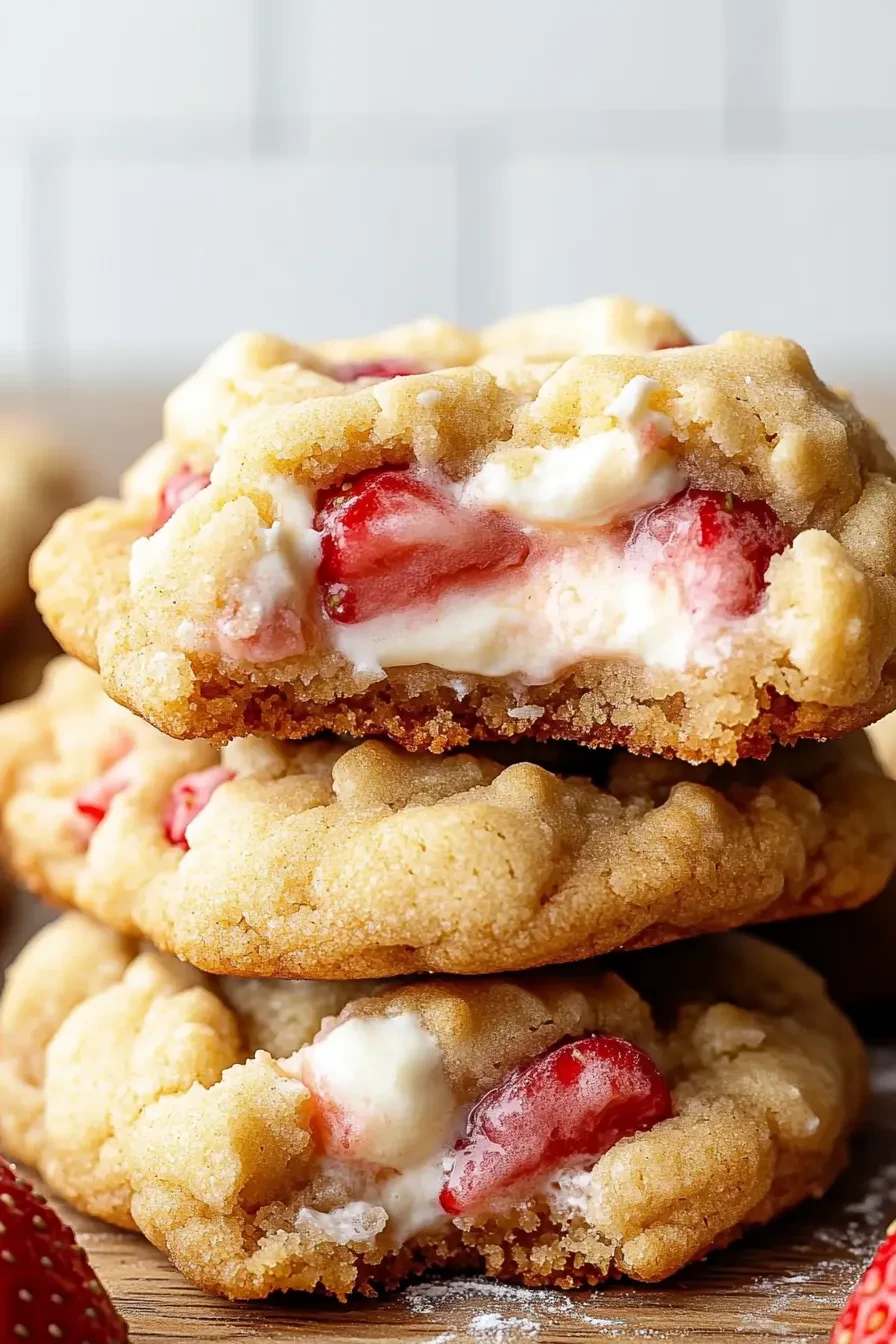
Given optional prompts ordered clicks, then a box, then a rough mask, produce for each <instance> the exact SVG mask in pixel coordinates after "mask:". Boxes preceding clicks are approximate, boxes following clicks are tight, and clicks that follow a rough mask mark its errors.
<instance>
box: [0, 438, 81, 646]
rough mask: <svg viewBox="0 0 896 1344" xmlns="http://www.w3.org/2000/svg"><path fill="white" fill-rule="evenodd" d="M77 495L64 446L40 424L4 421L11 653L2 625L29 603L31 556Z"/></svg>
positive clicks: (2, 482) (2, 591)
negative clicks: (7, 626)
mask: <svg viewBox="0 0 896 1344" xmlns="http://www.w3.org/2000/svg"><path fill="white" fill-rule="evenodd" d="M74 494H75V491H74V471H73V467H72V463H71V460H70V458H69V457H68V455H67V454H66V452H65V450H64V449H63V448H62V447H61V446H60V444H59V443H57V442H56V441H55V440H54V439H53V437H52V436H51V435H50V434H49V433H48V432H47V431H46V430H45V429H43V428H41V427H40V426H39V425H37V424H32V423H30V422H29V421H26V420H17V419H12V418H11V417H7V416H2V417H0V636H2V638H3V640H4V644H6V643H7V641H9V643H8V647H9V649H10V650H12V648H13V647H14V646H13V643H12V636H11V635H10V632H9V631H8V630H6V629H5V628H4V627H5V626H6V624H7V622H8V621H9V620H10V618H11V617H12V616H14V615H15V614H17V613H18V612H19V611H20V610H21V608H22V607H24V606H26V605H27V604H28V603H29V602H30V594H29V591H28V561H29V559H30V556H31V552H32V551H33V550H34V548H35V546H36V545H37V543H38V542H39V541H40V539H41V538H42V537H43V536H44V534H45V533H46V531H47V529H48V528H49V526H50V524H51V523H52V522H53V520H54V518H56V517H57V515H58V514H59V513H61V512H62V510H63V509H65V508H67V507H68V506H69V505H70V504H71V503H72V502H73V499H74ZM3 652H4V654H5V652H6V650H5V649H4V651H3Z"/></svg>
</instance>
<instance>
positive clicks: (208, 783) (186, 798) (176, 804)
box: [162, 765, 235, 849]
mask: <svg viewBox="0 0 896 1344" xmlns="http://www.w3.org/2000/svg"><path fill="white" fill-rule="evenodd" d="M234 778H235V776H234V772H233V771H232V770H228V769H227V768H226V767H225V766H223V765H210V766H209V767H208V769H207V770H194V772H193V773H192V774H191V775H184V776H183V778H181V779H179V780H178V781H177V783H176V784H175V785H174V787H173V788H172V790H171V792H170V793H169V795H168V797H167V799H166V800H165V810H164V813H163V817H162V820H163V824H164V827H165V837H166V839H167V840H169V841H170V842H171V844H172V845H180V847H181V849H189V848H190V845H189V842H188V840H187V827H188V826H189V824H190V822H191V821H194V820H195V818H196V817H198V816H199V813H200V812H201V811H202V809H203V808H204V807H205V806H206V804H207V803H208V800H209V798H211V796H212V794H213V793H214V791H215V789H217V788H220V786H221V785H222V784H226V783H227V781H228V780H230V779H234Z"/></svg>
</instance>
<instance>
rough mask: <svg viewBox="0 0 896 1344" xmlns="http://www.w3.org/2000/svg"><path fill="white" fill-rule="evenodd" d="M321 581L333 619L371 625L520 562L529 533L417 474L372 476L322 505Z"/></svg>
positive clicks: (393, 471)
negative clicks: (465, 503) (388, 614)
mask: <svg viewBox="0 0 896 1344" xmlns="http://www.w3.org/2000/svg"><path fill="white" fill-rule="evenodd" d="M315 526H316V527H317V529H318V531H320V532H321V533H322V534H323V537H322V543H321V562H320V567H319V570H318V581H319V583H320V591H321V595H322V598H323V605H324V611H325V612H326V614H327V615H328V616H329V617H330V618H331V619H332V620H334V621H343V622H351V621H367V620H370V619H371V618H373V617H374V616H380V615H382V614H383V613H384V612H390V611H398V610H401V609H403V608H405V607H410V606H412V605H413V604H414V603H416V602H426V601H432V600H433V599H435V598H436V597H438V596H439V595H440V594H441V593H442V592H444V591H445V589H446V588H449V587H451V586H455V585H457V584H461V583H464V582H470V581H473V580H475V579H476V578H477V577H480V576H481V577H486V576H492V575H495V574H497V573H499V572H500V571H502V570H506V569H509V568H512V567H513V566H515V565H521V564H522V563H523V561H524V560H525V559H526V556H527V555H528V554H529V542H528V540H527V538H526V535H525V533H524V532H522V531H521V529H520V528H519V527H517V526H516V524H515V523H514V522H512V521H511V520H510V519H509V518H507V517H505V516H504V515H502V514H500V513H491V512H488V511H486V510H484V509H476V508H466V507H464V506H462V505H460V504H458V503H457V502H456V501H455V500H454V499H452V497H451V496H450V495H449V494H448V493H447V491H443V490H440V489H438V488H436V486H434V485H432V484H431V483H430V482H429V481H427V480H425V479H424V478H423V477H422V476H421V475H420V474H419V473H418V472H417V471H415V470H414V469H405V468H388V467H387V468H383V469H381V470H375V471H366V472H363V473H362V474H361V475H360V476H357V477H355V479H354V480H352V481H350V482H349V483H348V484H347V485H345V486H344V487H343V488H342V489H341V490H338V491H331V492H329V493H328V495H327V497H326V498H325V499H324V500H323V502H322V503H321V505H320V507H319V509H318V513H317V518H316V520H315Z"/></svg>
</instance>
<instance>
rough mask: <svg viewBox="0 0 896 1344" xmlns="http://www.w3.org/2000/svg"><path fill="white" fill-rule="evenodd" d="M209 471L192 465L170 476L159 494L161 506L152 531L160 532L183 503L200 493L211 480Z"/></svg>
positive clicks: (183, 467)
mask: <svg viewBox="0 0 896 1344" xmlns="http://www.w3.org/2000/svg"><path fill="white" fill-rule="evenodd" d="M211 479H212V478H211V476H210V475H209V473H208V472H207V471H194V470H193V468H192V467H189V466H187V465H186V464H184V466H182V467H180V468H179V469H178V470H177V471H176V472H175V473H174V475H173V476H169V477H168V479H167V481H166V482H165V484H164V485H163V486H162V492H161V494H160V495H159V508H158V512H157V513H156V517H155V522H154V523H153V525H152V527H151V528H150V532H158V530H159V528H160V527H162V526H164V524H165V523H167V521H168V519H169V518H171V517H173V515H174V514H175V513H177V511H178V509H179V508H180V506H181V504H186V502H187V500H189V499H192V498H193V497H194V496H195V495H198V494H199V492H200V490H204V489H205V487H206V486H207V485H209V484H210V482H211Z"/></svg>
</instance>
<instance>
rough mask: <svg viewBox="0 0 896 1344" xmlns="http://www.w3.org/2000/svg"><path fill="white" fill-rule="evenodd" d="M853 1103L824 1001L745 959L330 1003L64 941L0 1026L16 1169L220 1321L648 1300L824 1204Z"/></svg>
mask: <svg viewBox="0 0 896 1344" xmlns="http://www.w3.org/2000/svg"><path fill="white" fill-rule="evenodd" d="M36 996H40V1002H41V1003H42V1004H43V1012H42V1015H41V1018H40V1022H39V1025H37V1026H36V1024H35V1018H34V1015H33V1012H32V1005H33V1003H34V1002H35V997H36ZM334 998H335V1002H334ZM340 998H341V1000H342V1002H341V1005H340V1003H339V1000H340ZM334 1013H335V1014H336V1015H335V1016H333V1015H328V1016H324V1014H334ZM315 1019H317V1020H316V1021H315ZM865 1090H866V1065H865V1059H864V1055H863V1050H862V1046H861V1044H860V1042H859V1040H858V1039H857V1037H856V1035H855V1033H854V1032H853V1030H852V1028H851V1027H850V1026H849V1024H848V1022H847V1021H846V1019H845V1018H844V1017H842V1016H841V1014H840V1013H839V1012H838V1010H836V1009H835V1008H834V1007H833V1006H832V1004H831V1003H830V1002H829V1000H828V999H827V998H826V996H825V994H824V990H823V987H822V984H821V981H820V980H819V978H818V977H817V976H816V975H815V974H813V973H812V972H810V971H809V970H807V969H806V968H805V967H803V966H801V965H800V963H799V962H798V961H796V960H795V959H794V958H792V957H790V956H789V955H788V954H786V953H784V952H781V951H780V950H778V949H775V948H772V947H769V946H766V945H764V944H762V943H760V942H758V941H756V940H753V939H750V938H747V937H744V936H742V935H728V936H723V937H717V938H711V939H701V940H694V941H691V942H689V943H681V944H676V945H675V946H673V947H668V948H660V949H657V950H655V951H652V952H646V953H633V954H628V955H626V956H625V957H623V958H619V959H618V960H613V959H607V960H605V961H598V962H594V963H587V964H584V965H582V966H580V967H577V968H575V969H573V970H571V971H566V972H564V973H561V974H557V973H556V972H553V971H546V972H537V973H530V974H528V975H520V976H512V977H501V978H492V977H485V978H480V979H477V980H462V979H457V978H455V979H449V980H439V979H435V980H433V979H429V980H424V981H419V980H411V981H408V982H406V983H404V984H400V983H399V984H396V983H392V984H390V985H387V986H379V987H376V986H363V987H361V986H358V985H357V984H349V985H343V986H342V988H341V990H340V989H339V987H338V986H333V985H328V986H321V985H318V984H315V983H313V982H298V983H291V984H289V985H283V984H277V983H276V982H271V981H266V982H251V981H249V982H247V981H236V982H234V981H225V980H214V979H209V978H204V977H201V976H198V975H197V974H196V973H195V972H191V971H190V970H189V969H188V968H186V967H184V966H183V965H181V964H180V963H175V962H169V961H167V960H165V959H164V958H161V957H159V956H158V955H157V954H154V953H143V954H139V953H138V949H137V947H136V946H134V945H132V944H131V943H129V942H128V940H126V939H123V938H121V937H120V935H117V934H114V933H112V932H111V931H109V930H106V929H103V928H101V927H100V926H96V925H91V924H90V923H89V921H87V920H85V918H84V917H83V916H81V915H68V916H65V917H64V918H63V919H62V920H61V921H59V922H58V923H57V924H55V925H52V926H50V927H49V928H48V929H47V930H44V931H43V932H42V933H41V934H39V935H38V937H37V938H36V939H35V940H34V941H33V942H32V943H31V944H30V945H29V946H28V948H26V950H25V952H24V953H23V954H22V955H21V957H20V958H19V960H18V962H17V963H16V965H15V966H14V967H13V968H12V970H11V972H10V975H9V979H8V982H7V985H6V988H5V990H4V993H3V997H2V1001H0V1135H2V1140H3V1143H4V1145H5V1146H6V1147H7V1148H8V1149H9V1151H11V1152H12V1153H13V1154H19V1155H21V1156H23V1157H24V1156H27V1157H28V1160H29V1161H32V1162H35V1163H36V1164H37V1166H38V1167H39V1169H40V1170H41V1172H42V1173H43V1174H44V1176H45V1177H46V1179H47V1181H48V1182H49V1183H50V1185H51V1186H52V1187H53V1188H55V1189H56V1190H58V1191H59V1192H60V1193H62V1194H64V1195H65V1196H66V1197H67V1198H68V1199H69V1200H71V1201H72V1202H73V1203H75V1204H76V1205H77V1206H78V1207H80V1208H82V1209H85V1210H87V1211H88V1212H91V1213H94V1214H96V1215H98V1216H100V1217H103V1218H106V1219H107V1220H109V1221H112V1222H116V1223H118V1224H119V1225H122V1226H132V1225H136V1226H137V1227H138V1228H139V1229H140V1230H141V1231H143V1232H144V1233H145V1234H146V1236H148V1237H149V1238H150V1240H152V1241H153V1242H154V1243H155V1244H156V1245H157V1246H159V1247H160V1248H161V1249H163V1250H165V1251H166V1252H167V1253H168V1255H169V1256H170V1257H171V1259H172V1260H173V1261H174V1263H175V1264H176V1265H177V1266H178V1267H179V1268H180V1269H181V1271H182V1272H183V1273H184V1274H185V1275H186V1276H187V1277H188V1278H189V1279H191V1280H192V1281H193V1282H195V1283H197V1284H199V1285H200V1286H201V1287H203V1288H205V1289H207V1290H209V1291H211V1292H216V1293H220V1294H223V1295H225V1296H229V1297H238V1298H258V1297H264V1296H266V1295H267V1294H269V1293H272V1292H274V1291H278V1290H285V1289H300V1290H313V1289H316V1290H323V1291H325V1292H327V1293H330V1294H333V1295H335V1296H337V1297H340V1298H345V1297H346V1296H347V1295H349V1294H350V1293H354V1292H365V1293H371V1292H374V1291H376V1290H378V1289H381V1288H392V1287H396V1286H398V1285H400V1284H401V1283H403V1282H405V1281H406V1280H407V1279H408V1278H410V1277H412V1276H414V1275H416V1274H419V1273H421V1272H422V1271H423V1270H425V1269H427V1268H429V1267H442V1268H448V1269H452V1268H454V1269H462V1270H467V1271H468V1270H470V1269H478V1270H481V1271H483V1272H484V1273H485V1274H487V1275H490V1276H493V1277H496V1278H501V1279H506V1280H510V1281H512V1282H518V1283H524V1284H530V1285H537V1284H551V1283H552V1284H557V1285H560V1286H562V1287H572V1286H575V1285H577V1284H597V1283H601V1282H603V1281H605V1280H606V1279H608V1278H614V1277H617V1276H620V1275H625V1276H628V1277H630V1278H633V1279H638V1280H642V1281H647V1282H655V1281H657V1280H660V1279H663V1278H665V1277H667V1276H668V1275H670V1274H673V1273H674V1272H675V1271H676V1270H678V1269H680V1268H682V1267H683V1266H684V1265H686V1264H688V1263H689V1262H691V1261H693V1260H696V1259H700V1258H701V1257H703V1256H704V1255H706V1254H707V1253H709V1252H710V1251H711V1250H713V1249H715V1248H716V1247H721V1246H725V1245H727V1244H728V1243H729V1242H730V1241H732V1240H733V1239H734V1238H735V1237H737V1236H738V1235H740V1234H741V1233H742V1232H743V1231H745V1230H746V1229H748V1228H750V1227H755V1226H759V1225H762V1224H764V1223H766V1222H768V1221H769V1219H771V1218H772V1217H774V1216H775V1215H776V1214H778V1213H780V1212H782V1211H783V1210H785V1209H787V1208H790V1207H792V1206H793V1205H795V1204H797V1203H798V1202H799V1201H801V1200H803V1199H806V1198H807V1197H809V1196H810V1195H819V1194H821V1193H822V1192H823V1191H824V1190H825V1189H826V1188H827V1187H828V1185H829V1184H830V1183H831V1181H832V1180H833V1179H834V1177H835V1176H836V1175H837V1173H838V1172H839V1171H840V1169H841V1168H842V1166H843V1165H844V1162H845V1160H846V1157H847V1150H848V1142H849V1136H850V1133H851V1131H852V1130H853V1128H854V1127H855V1124H856V1122H857V1120H858V1117H859V1115H860V1112H861V1109H862V1103H863V1099H864V1095H865Z"/></svg>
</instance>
